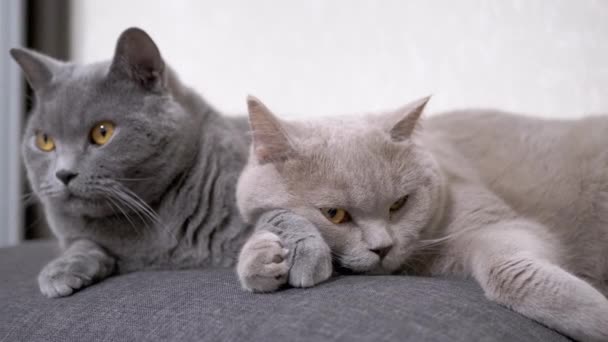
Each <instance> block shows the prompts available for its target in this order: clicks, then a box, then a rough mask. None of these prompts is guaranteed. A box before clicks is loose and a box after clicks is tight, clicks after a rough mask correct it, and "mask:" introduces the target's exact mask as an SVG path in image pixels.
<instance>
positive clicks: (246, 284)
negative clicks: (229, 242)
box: [237, 231, 289, 292]
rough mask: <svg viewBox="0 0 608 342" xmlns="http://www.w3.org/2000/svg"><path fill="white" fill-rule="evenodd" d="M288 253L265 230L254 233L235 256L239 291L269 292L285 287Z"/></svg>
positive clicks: (276, 238) (272, 235) (276, 239)
mask: <svg viewBox="0 0 608 342" xmlns="http://www.w3.org/2000/svg"><path fill="white" fill-rule="evenodd" d="M288 253H289V251H288V250H287V249H286V248H284V247H283V244H282V242H281V239H280V238H279V237H278V236H277V235H275V234H273V233H271V232H268V231H258V232H256V233H254V234H253V235H252V236H251V237H250V238H249V240H248V241H247V242H246V243H245V245H244V246H243V249H242V250H241V254H240V255H239V262H238V265H237V274H238V276H239V279H240V281H241V285H242V286H243V288H245V289H246V290H249V291H254V292H271V291H275V290H277V289H278V288H279V287H281V286H282V285H284V284H286V283H287V275H288V272H289V265H288V264H287V260H286V258H287V254H288Z"/></svg>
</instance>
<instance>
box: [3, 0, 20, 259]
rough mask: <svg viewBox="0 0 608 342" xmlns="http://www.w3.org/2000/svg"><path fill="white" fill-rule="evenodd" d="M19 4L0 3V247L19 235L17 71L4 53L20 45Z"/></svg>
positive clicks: (8, 0) (17, 0) (6, 0)
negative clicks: (0, 121)
mask: <svg viewBox="0 0 608 342" xmlns="http://www.w3.org/2000/svg"><path fill="white" fill-rule="evenodd" d="M23 10H24V9H23V2H22V1H21V0H4V1H0V53H1V54H2V56H3V57H2V58H0V115H1V116H2V124H0V247H4V246H10V245H15V244H17V243H18V242H20V241H21V239H22V237H23V236H22V235H23V229H22V224H23V218H22V214H23V210H22V207H21V206H22V202H23V201H22V197H21V191H22V189H21V175H22V170H21V161H20V155H19V148H17V147H18V146H19V144H20V143H21V128H20V127H21V118H22V117H23V115H24V113H23V105H22V96H21V92H22V86H23V84H22V81H21V78H22V76H21V71H20V70H19V67H18V66H17V63H15V62H14V61H13V59H12V58H10V57H9V56H8V50H9V49H10V48H12V47H15V46H21V45H23V32H22V30H21V28H22V26H23V24H24V18H23Z"/></svg>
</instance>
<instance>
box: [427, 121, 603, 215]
mask: <svg viewBox="0 0 608 342" xmlns="http://www.w3.org/2000/svg"><path fill="white" fill-rule="evenodd" d="M424 129H425V132H427V133H428V134H429V136H432V137H434V138H433V139H434V140H435V141H440V143H438V144H435V146H436V147H434V148H435V149H449V150H450V152H448V153H447V154H446V153H444V155H448V154H452V156H451V157H450V158H452V164H451V165H454V159H453V158H454V156H453V154H457V155H458V157H457V158H456V164H458V163H466V167H470V168H469V169H467V168H463V169H462V170H469V171H471V172H474V173H476V175H475V177H478V178H479V180H480V181H481V182H483V184H484V185H485V186H487V187H488V188H489V189H491V190H492V191H493V192H495V193H496V194H498V195H499V196H500V197H501V198H503V199H504V200H505V201H506V202H507V203H508V204H509V205H511V206H512V207H513V208H514V209H516V210H517V211H519V212H520V213H522V214H524V215H527V216H530V217H534V218H536V219H539V220H541V221H543V222H549V223H553V224H558V225H567V224H570V225H572V224H580V223H581V222H580V220H581V219H586V218H588V217H590V216H593V215H596V214H597V206H596V204H597V202H598V201H603V199H602V198H603V196H608V195H606V194H608V148H607V147H608V116H590V117H585V118H582V119H577V120H546V119H540V118H535V117H530V116H523V115H516V114H510V113H505V112H498V111H491V110H471V111H456V112H450V113H444V114H440V115H437V116H433V117H431V118H429V119H428V120H427V121H426V123H425V127H424ZM438 154H439V155H441V151H440V152H439V153H438ZM440 158H441V157H440ZM440 162H441V161H440ZM446 165H448V168H450V167H452V168H453V166H449V165H450V164H449V163H448V164H446ZM462 170H460V171H459V172H462ZM605 201H608V197H606V199H605ZM607 205H608V203H607ZM606 211H607V213H606V214H607V215H608V206H607V208H606ZM606 218H608V216H607V217H606ZM573 220H579V221H577V222H573Z"/></svg>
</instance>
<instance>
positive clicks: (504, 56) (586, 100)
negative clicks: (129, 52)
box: [73, 0, 608, 117]
mask: <svg viewBox="0 0 608 342" xmlns="http://www.w3.org/2000/svg"><path fill="white" fill-rule="evenodd" d="M73 19H74V20H73V24H74V51H73V55H74V56H75V58H76V60H77V61H80V62H90V61H96V60H101V59H107V58H110V57H111V55H112V52H113V49H114V43H115V40H116V38H117V37H118V35H119V34H120V32H121V31H122V30H123V29H125V28H127V27H129V26H140V27H142V28H144V29H145V30H147V31H148V32H149V33H150V34H151V35H152V36H153V38H154V39H155V40H156V42H157V44H158V45H159V47H160V48H161V52H162V53H163V55H164V56H165V58H166V59H167V60H168V62H169V63H170V64H171V65H172V66H173V67H174V68H175V69H177V71H178V72H179V73H180V74H181V76H182V79H183V80H184V81H185V82H187V83H189V84H191V85H193V86H195V87H196V88H197V89H198V90H199V91H201V92H202V93H203V94H204V95H205V97H206V98H207V99H208V100H209V101H210V102H211V103H213V104H215V105H216V106H217V107H218V108H220V109H222V110H224V111H229V112H244V109H245V105H244V97H245V95H246V94H248V93H252V94H255V95H256V96H258V97H260V98H261V99H262V100H263V101H265V102H266V103H267V104H268V105H269V106H270V107H271V108H273V109H274V110H275V112H277V113H280V114H283V115H285V114H289V113H291V114H299V115H322V114H340V113H349V112H357V111H364V110H375V109H387V108H392V107H396V106H399V105H400V104H403V103H406V102H408V101H409V100H413V99H414V98H415V97H418V96H422V95H426V94H429V93H432V94H434V97H433V100H432V102H431V110H442V109H448V108H454V107H470V106H491V107H498V108H501V109H508V110H513V111H522V112H529V113H535V114H538V115H540V114H542V115H545V116H555V117H568V116H580V115H582V114H583V113H587V112H600V111H604V112H607V113H608V1H603V0H596V1H593V0H578V1H577V0H562V1H556V0H545V1H542V0H509V1H507V0H495V1H482V0H459V1H450V0H444V1H441V0H435V1H425V0H419V1H406V0H394V1H387V0H384V1H366V0H333V1H328V0H300V1H257V0H230V1H196V0H192V1H185V0H181V1H166V0H154V1H153V0H129V1H124V0H104V1H98V0H77V1H74V13H73Z"/></svg>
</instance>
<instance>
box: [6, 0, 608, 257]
mask: <svg viewBox="0 0 608 342" xmlns="http://www.w3.org/2000/svg"><path fill="white" fill-rule="evenodd" d="M130 26H139V27H141V28H143V29H144V30H146V31H147V32H148V33H149V34H150V35H151V36H152V38H153V39H154V40H155V41H156V43H157V45H158V46H159V48H160V50H161V53H162V54H163V56H164V58H165V59H166V61H167V62H168V63H169V64H170V65H171V66H172V67H173V68H174V69H175V70H177V72H178V73H179V74H180V75H181V78H182V81H184V82H185V83H187V84H189V85H191V86H193V87H194V88H196V89H197V90H198V91H199V92H201V93H202V94H203V96H204V97H205V98H206V99H207V100H208V101H209V102H210V103H212V104H213V105H215V107H217V108H218V109H220V110H221V111H223V112H225V113H227V114H230V115H239V114H243V113H244V112H245V102H244V98H245V96H246V95H247V94H254V95H256V96H258V97H260V98H261V99H263V101H264V102H265V103H266V104H267V105H268V106H269V107H271V108H272V109H274V111H275V112H277V113H279V114H281V115H283V116H291V117H307V116H319V115H326V114H348V113H356V112H361V111H373V110H381V109H390V108H394V107H397V106H400V105H402V104H404V103H407V102H408V101H410V100H413V99H414V98H417V97H420V96H424V95H427V94H433V98H432V101H431V103H430V106H429V107H428V108H429V112H430V113H431V114H430V115H432V113H433V112H439V111H442V110H446V109H453V108H463V107H495V108H500V109H504V110H510V111H517V112H521V113H526V114H531V115H539V116H543V117H548V118H576V117H580V116H583V115H586V114H596V113H601V112H604V113H608V1H603V0H578V1H575V0H568V1H566V0H561V1H557V0H493V1H492V0H486V1H483V0H460V1H450V0H430V1H428V0H390V1H389V0H385V1H366V0H333V1H327V0H292V1H260V0H224V1H210V0H209V1H196V0H190V1H187V0H180V1H168V0H164V1H163V0H105V1H98V0H73V1H69V0H27V1H26V0H3V1H1V2H0V50H1V51H2V52H1V53H2V54H1V56H2V57H0V72H1V73H0V109H1V112H2V115H4V117H3V124H2V125H0V194H2V197H1V198H0V246H4V245H11V244H16V243H18V242H19V241H21V240H23V239H30V238H41V237H47V236H49V233H48V231H47V230H46V228H45V225H44V219H43V215H42V214H41V212H40V210H39V208H36V206H32V205H24V201H23V199H22V198H23V197H22V194H23V193H25V192H27V185H26V181H25V176H24V172H23V169H22V166H21V164H20V158H19V141H20V132H21V127H22V124H23V121H24V120H25V118H26V114H25V113H26V112H27V110H28V108H29V106H30V105H31V103H29V102H28V99H29V97H28V91H27V90H26V87H25V85H24V83H23V80H22V76H21V74H20V73H19V70H18V69H17V66H16V64H15V63H14V62H13V61H12V60H11V59H10V58H9V57H8V53H7V51H8V49H9V48H10V47H13V46H27V47H30V48H34V49H37V50H40V51H42V52H45V53H47V54H50V55H52V56H54V57H56V58H60V59H69V60H74V61H76V62H78V63H89V62H95V61H100V60H105V59H109V58H111V57H112V53H113V51H114V44H115V42H116V39H117V37H118V35H119V34H120V33H121V32H122V31H123V30H124V29H126V28H127V27H130Z"/></svg>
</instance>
